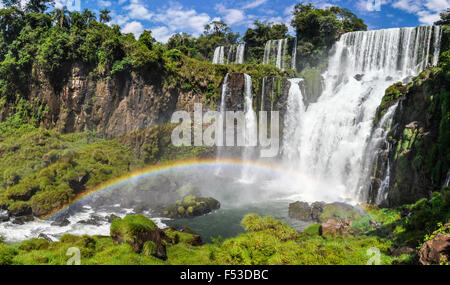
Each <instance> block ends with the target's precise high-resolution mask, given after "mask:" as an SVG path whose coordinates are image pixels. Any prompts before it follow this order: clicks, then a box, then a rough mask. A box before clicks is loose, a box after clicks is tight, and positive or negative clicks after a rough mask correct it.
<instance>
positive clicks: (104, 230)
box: [0, 205, 169, 243]
mask: <svg viewBox="0 0 450 285" xmlns="http://www.w3.org/2000/svg"><path fill="white" fill-rule="evenodd" d="M116 206H117V207H116V208H117V209H108V210H101V209H100V210H94V209H93V208H92V207H90V206H83V207H82V209H81V210H79V211H77V212H76V213H74V214H73V215H70V216H68V217H67V219H68V220H69V221H70V224H69V225H67V226H64V227H60V226H54V225H51V224H52V222H53V221H51V220H39V219H35V220H34V221H32V222H27V223H25V224H23V225H18V224H13V223H12V220H13V219H14V218H12V219H11V220H10V221H8V222H3V223H0V236H2V237H3V238H4V239H5V241H6V242H9V243H15V242H20V241H23V240H27V239H31V238H38V237H39V235H40V234H45V235H47V236H48V237H50V238H51V239H52V240H54V241H56V240H58V239H59V238H60V237H61V236H62V235H63V234H73V235H85V234H86V235H102V236H109V233H110V226H111V224H110V223H109V222H108V221H107V217H108V216H110V215H111V214H114V215H116V216H118V217H121V218H123V217H125V216H126V215H128V214H133V213H134V212H133V210H132V209H127V208H120V205H116ZM143 215H144V216H147V217H148V218H151V219H152V221H153V222H155V224H156V225H157V226H158V227H159V228H166V227H167V226H166V225H165V224H164V221H166V220H169V219H167V218H158V217H156V218H155V217H152V216H151V214H150V213H149V212H144V213H143ZM94 216H96V217H99V218H100V219H99V222H98V223H99V225H90V224H84V223H79V222H80V221H86V220H89V219H90V218H92V217H94Z"/></svg>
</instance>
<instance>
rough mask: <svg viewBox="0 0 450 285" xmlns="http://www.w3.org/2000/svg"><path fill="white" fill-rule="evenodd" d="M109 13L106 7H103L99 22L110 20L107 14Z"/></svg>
mask: <svg viewBox="0 0 450 285" xmlns="http://www.w3.org/2000/svg"><path fill="white" fill-rule="evenodd" d="M109 13H111V11H109V10H108V9H104V10H101V11H100V22H101V23H108V22H109V21H111V16H110V15H109Z"/></svg>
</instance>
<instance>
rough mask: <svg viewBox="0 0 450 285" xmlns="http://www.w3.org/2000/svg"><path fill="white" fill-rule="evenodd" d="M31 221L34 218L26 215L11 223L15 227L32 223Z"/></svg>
mask: <svg viewBox="0 0 450 285" xmlns="http://www.w3.org/2000/svg"><path fill="white" fill-rule="evenodd" d="M32 221H34V217H33V216H31V215H28V216H20V217H16V218H15V219H14V220H13V221H12V223H13V224H15V225H24V224H25V223H28V222H32Z"/></svg>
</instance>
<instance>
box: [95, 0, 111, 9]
mask: <svg viewBox="0 0 450 285" xmlns="http://www.w3.org/2000/svg"><path fill="white" fill-rule="evenodd" d="M97 2H98V6H100V7H102V8H103V7H110V6H111V5H112V3H111V1H107V0H97Z"/></svg>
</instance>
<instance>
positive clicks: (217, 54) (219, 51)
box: [212, 46, 225, 64]
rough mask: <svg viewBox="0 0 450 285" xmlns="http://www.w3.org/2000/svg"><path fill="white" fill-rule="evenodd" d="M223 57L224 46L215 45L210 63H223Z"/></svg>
mask: <svg viewBox="0 0 450 285" xmlns="http://www.w3.org/2000/svg"><path fill="white" fill-rule="evenodd" d="M224 58H225V47H224V46H220V47H216V49H215V50H214V58H213V61H212V63H213V64H224Z"/></svg>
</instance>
